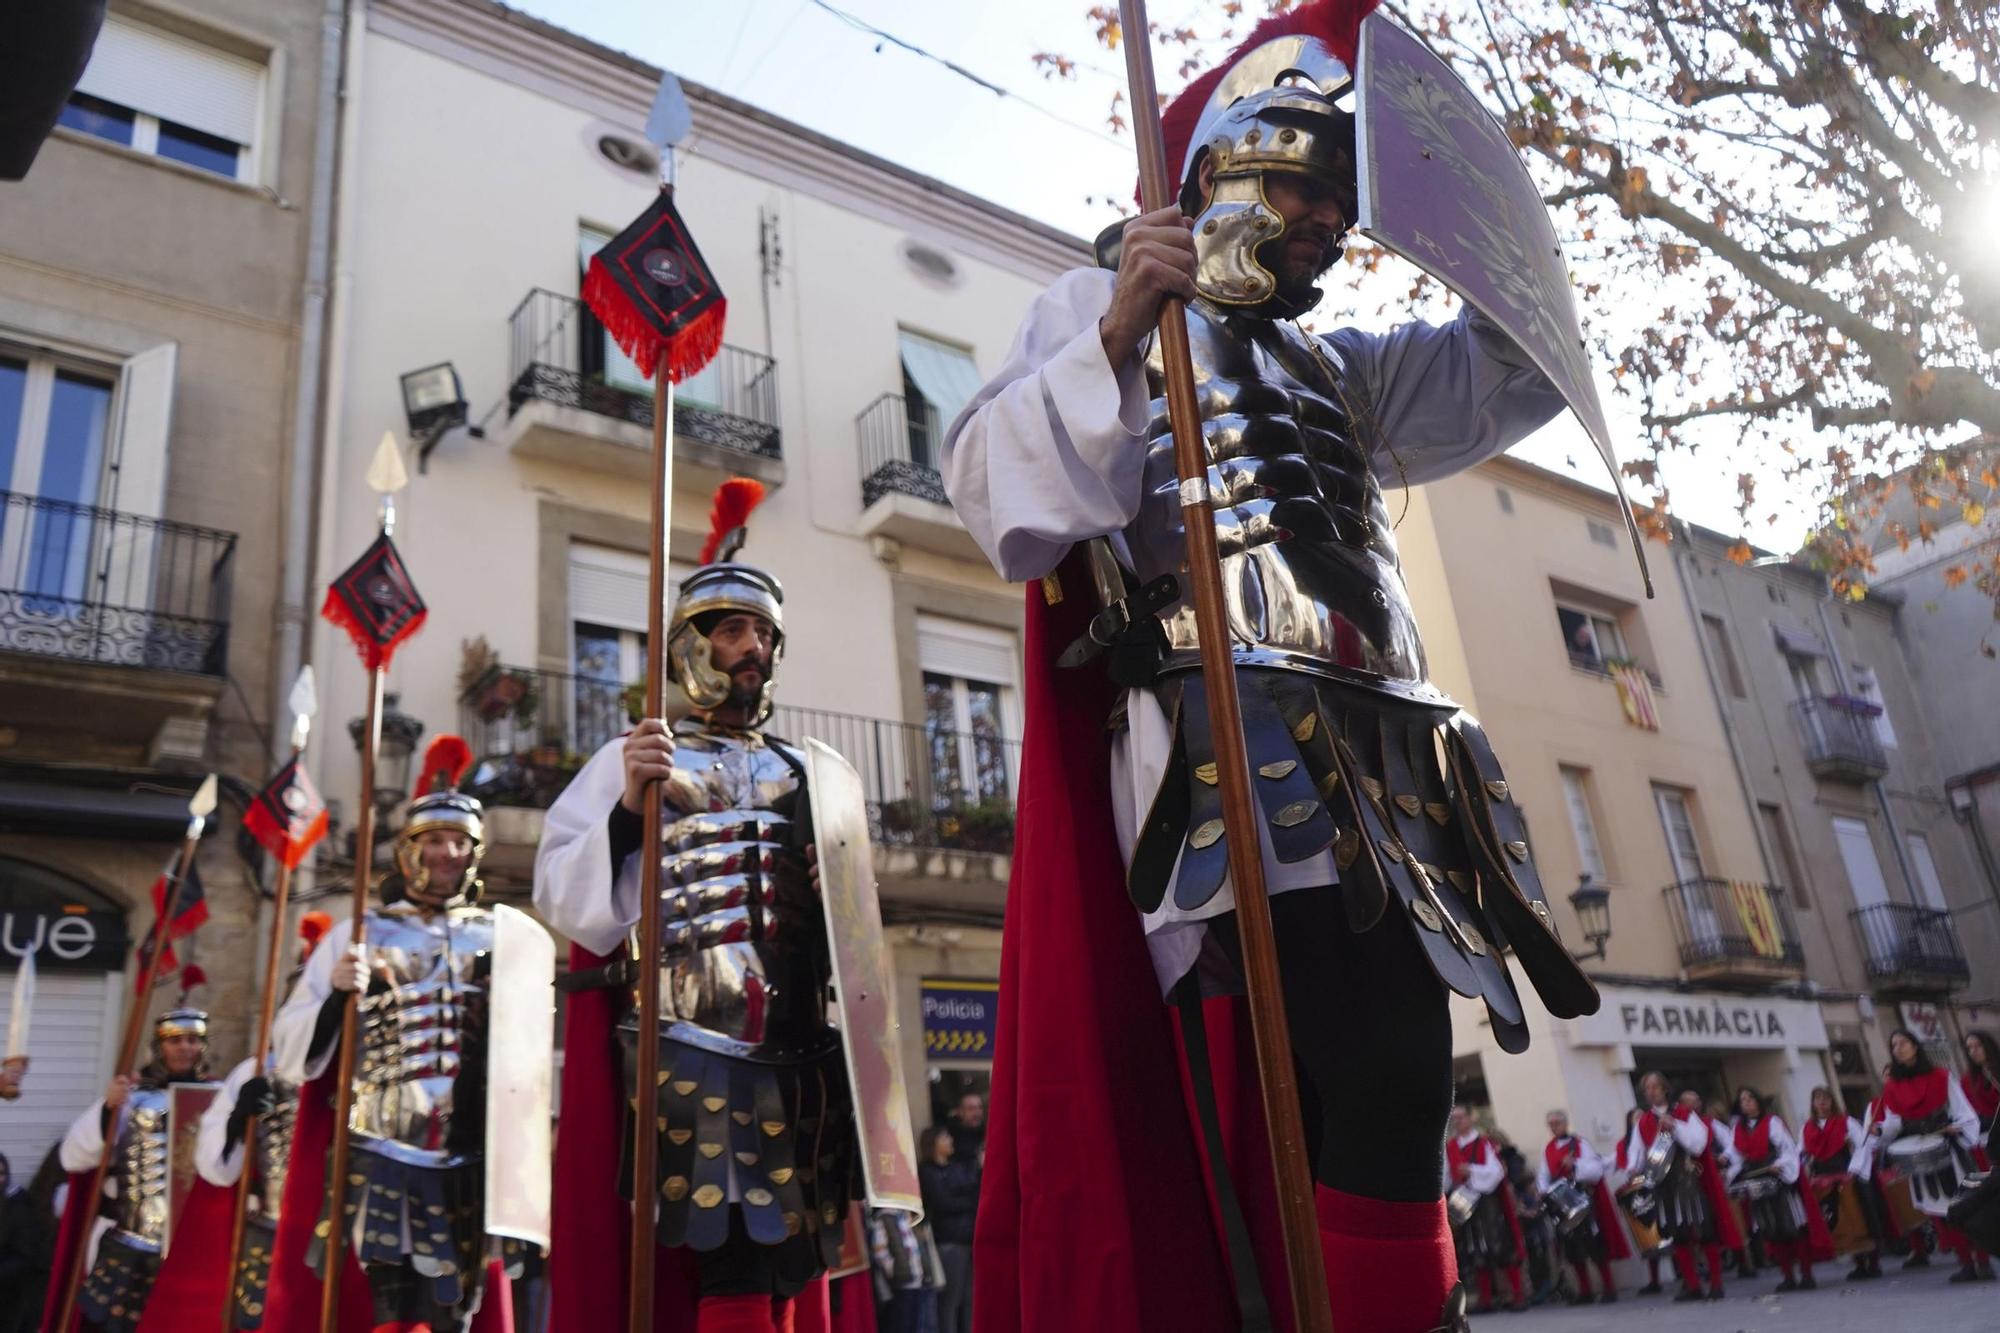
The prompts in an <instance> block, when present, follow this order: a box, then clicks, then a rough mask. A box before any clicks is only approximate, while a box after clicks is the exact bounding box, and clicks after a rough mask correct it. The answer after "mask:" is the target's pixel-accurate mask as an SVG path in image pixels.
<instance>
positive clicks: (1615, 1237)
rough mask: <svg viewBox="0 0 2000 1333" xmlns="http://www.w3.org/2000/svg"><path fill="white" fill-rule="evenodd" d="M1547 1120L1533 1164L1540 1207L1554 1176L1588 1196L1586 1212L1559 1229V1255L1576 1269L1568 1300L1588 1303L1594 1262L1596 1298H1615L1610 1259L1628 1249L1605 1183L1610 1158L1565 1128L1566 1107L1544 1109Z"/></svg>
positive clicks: (1606, 1301) (1622, 1256)
mask: <svg viewBox="0 0 2000 1333" xmlns="http://www.w3.org/2000/svg"><path fill="white" fill-rule="evenodd" d="M1548 1126H1549V1141H1548V1143H1546V1144H1545V1145H1543V1147H1542V1160H1541V1162H1540V1164H1539V1165H1538V1166H1537V1167H1536V1170H1535V1185H1536V1188H1537V1189H1538V1191H1539V1192H1540V1194H1541V1196H1542V1199H1543V1206H1544V1208H1546V1207H1547V1201H1548V1198H1549V1190H1550V1188H1551V1187H1552V1186H1554V1185H1555V1183H1556V1182H1557V1181H1561V1180H1567V1181H1569V1182H1570V1183H1571V1184H1573V1185H1575V1186H1576V1187H1577V1188H1578V1189H1581V1190H1583V1191H1585V1192H1586V1193H1588V1194H1589V1196H1590V1213H1589V1214H1588V1215H1587V1216H1586V1217H1585V1218H1584V1219H1583V1220H1582V1221H1580V1222H1578V1223H1576V1224H1575V1225H1574V1226H1573V1227H1571V1228H1570V1229H1569V1230H1568V1231H1564V1232H1562V1233H1561V1240H1562V1249H1563V1255H1564V1257H1565V1258H1567V1259H1568V1260H1569V1263H1570V1268H1571V1269H1572V1270H1573V1271H1574V1272H1575V1273H1576V1296H1575V1298H1574V1299H1573V1300H1572V1301H1571V1304H1573V1305H1588V1304H1590V1302H1591V1301H1592V1299H1593V1296H1592V1294H1591V1288H1590V1267H1591V1265H1593V1264H1594V1265H1595V1266H1596V1268H1597V1272H1598V1276H1599V1277H1600V1278H1601V1279H1602V1281H1603V1286H1604V1293H1603V1295H1602V1297H1598V1298H1595V1299H1601V1300H1602V1301H1603V1303H1604V1304H1606V1305H1610V1304H1612V1303H1613V1302H1615V1301H1616V1300H1617V1299H1618V1284H1617V1282H1616V1281H1615V1280H1614V1279H1613V1278H1612V1276H1611V1261H1612V1260H1613V1259H1625V1258H1629V1257H1630V1256H1631V1253H1632V1247H1631V1245H1630V1244H1629V1243H1628V1242H1627V1241H1626V1239H1625V1228H1624V1227H1623V1226H1621V1225H1619V1221H1618V1211H1617V1209H1616V1208H1614V1207H1613V1206H1612V1203H1611V1191H1610V1188H1609V1187H1608V1186H1607V1185H1606V1183H1605V1176H1606V1175H1607V1173H1608V1168H1609V1166H1610V1164H1609V1163H1608V1162H1606V1161H1605V1160H1604V1158H1603V1157H1602V1156H1601V1155H1599V1153H1598V1151H1597V1149H1595V1148H1593V1147H1591V1146H1590V1140H1589V1139H1586V1138H1584V1137H1582V1136H1581V1135H1577V1134H1572V1133H1570V1128H1569V1113H1568V1112H1566V1111H1551V1112H1549V1115H1548Z"/></svg>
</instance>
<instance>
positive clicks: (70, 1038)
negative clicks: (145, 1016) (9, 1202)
mask: <svg viewBox="0 0 2000 1333" xmlns="http://www.w3.org/2000/svg"><path fill="white" fill-rule="evenodd" d="M0 956H5V955H4V954H0ZM8 961H9V962H10V963H11V962H12V959H11V958H9V959H8ZM111 993H112V988H111V987H110V986H108V985H107V984H106V980H105V974H104V973H102V972H64V971H59V970H57V969H55V968H49V967H43V968H40V969H38V970H37V973H36V976H35V1004H34V1009H33V1014H34V1019H33V1022H31V1023H30V1024H29V1026H28V1077H27V1078H26V1079H24V1080H23V1081H22V1083H21V1100H19V1101H17V1102H8V1103H6V1107H7V1109H6V1110H5V1111H4V1112H0V1153H5V1154H6V1155H7V1162H8V1164H9V1166H10V1167H11V1168H12V1169H13V1173H14V1183H15V1185H17V1186H26V1184H27V1183H28V1178H29V1177H30V1176H32V1175H33V1174H34V1173H35V1168H36V1166H38V1165H39V1164H40V1163H41V1160H42V1154H44V1153H46V1152H47V1151H48V1150H49V1149H50V1148H51V1147H53V1146H54V1145H55V1143H56V1141H57V1140H58V1139H60V1138H62V1135H63V1131H64V1130H65V1129H67V1128H69V1122H70V1120H71V1119H72V1118H73V1117H74V1116H75V1115H76V1113H77V1112H78V1111H80V1110H82V1109H83V1108H84V1107H86V1106H88V1105H89V1104H90V1103H91V1100H92V1099H93V1098H96V1097H101V1096H103V1095H104V1078H105V1066H106V1065H108V1064H109V1063H110V1058H109V1057H107V1056H105V1055H104V1054H103V1052H102V1047H103V1044H104V1043H103V1040H102V1036H103V1033H104V1032H105V1030H106V1029H107V1028H109V1027H110V1026H111V1025H112V1024H113V1022H114V1021H115V1020H116V1018H117V1015H116V1014H114V1013H112V1012H111V1005H110V995H111ZM13 996H14V970H13V968H12V967H9V968H7V969H6V970H4V971H0V1037H4V1035H5V1033H6V1031H7V1016H8V1010H9V1008H10V1007H11V1005H12V1003H13Z"/></svg>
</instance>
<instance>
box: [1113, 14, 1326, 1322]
mask: <svg viewBox="0 0 2000 1333" xmlns="http://www.w3.org/2000/svg"><path fill="white" fill-rule="evenodd" d="M1119 15H1120V21H1121V22H1122V23H1123V25H1124V30H1125V72H1126V76H1127V79H1128V80H1129V82H1130V83H1131V108H1132V137H1133V139H1134V141H1135V142H1136V144H1137V147H1138V150H1139V193H1140V197H1141V199H1142V200H1143V201H1144V205H1145V208H1146V210H1147V211H1148V212H1151V211H1153V210H1154V209H1159V208H1165V207H1166V206H1167V205H1169V204H1171V203H1173V202H1174V196H1175V194H1176V193H1177V192H1178V191H1177V180H1176V178H1175V177H1173V176H1170V175H1169V174H1168V172H1167V157H1166V145H1165V144H1164V143H1163V142H1162V139H1161V133H1160V110H1159V108H1160V101H1159V96H1158V94H1157V92H1156V91H1155V89H1154V85H1153V57H1152V42H1151V38H1150V36H1149V33H1150V32H1151V29H1150V28H1149V27H1148V26H1147V23H1146V3H1145V0H1119ZM1160 360H1161V364H1162V367H1163V369H1164V371H1165V376H1166V389H1167V415H1168V418H1169V419H1170V421H1171V422H1172V424H1173V432H1174V469H1175V471H1176V472H1177V473H1178V474H1179V476H1180V481H1181V506H1182V508H1181V519H1182V526H1183V527H1184V528H1185V529H1186V532H1187V573H1188V582H1189V584H1190V585H1191V588H1192V591H1193V593H1194V611H1195V629H1196V633H1197V635H1198V636H1199V638H1200V642H1201V678H1202V684H1203V685H1204V686H1205V687H1206V689H1207V692H1208V716H1209V732H1210V734H1211V735H1212V736H1213V737H1214V739H1215V764H1216V776H1217V780H1218V786H1219V789H1220V793H1221V796H1222V826H1223V836H1224V837H1225V838H1226V839H1227V840H1228V847H1229V875H1230V880H1231V882H1232V883H1233V884H1234V885H1235V888H1236V921H1237V928H1238V931H1239V933H1240V934H1241V937H1242V942H1243V980H1244V986H1245V988H1246V990H1247V991H1248V1000H1249V1006H1250V1025H1251V1030H1252V1033H1253V1035H1254V1037H1255V1042H1256V1050H1257V1074H1258V1079H1259V1081H1260V1082H1261V1083H1262V1084H1263V1093H1264V1119H1265V1122H1266V1124H1267V1125H1268V1127H1269V1129H1270V1138H1271V1169H1272V1173H1273V1175H1274V1176H1275V1177H1276V1183H1277V1194H1278V1213H1279V1220H1280V1222H1281V1223H1282V1224H1283V1232H1284V1239H1285V1264H1286V1268H1287V1270H1288V1272H1289V1275H1290V1281H1291V1293H1292V1309H1293V1311H1294V1313H1295V1319H1296V1327H1297V1329H1298V1333H1333V1313H1332V1309H1331V1307H1330V1305H1329V1303H1328V1300H1327V1291H1326V1268H1325V1261H1324V1260H1323V1259H1322V1258H1321V1255H1320V1245H1319V1219H1318V1215H1317V1212H1316V1210H1315V1208H1314V1206H1313V1178H1312V1161H1311V1158H1310V1156H1309V1154H1308V1153H1307V1151H1306V1135H1305V1125H1304V1123H1303V1121H1302V1120H1301V1118H1300V1115H1299V1093H1298V1086H1297V1083H1296V1081H1295V1073H1294V1069H1295V1066H1294V1064H1293V1060H1292V1039H1291V1032H1290V1029H1289V1027H1288V1025H1287V1024H1286V1021H1285V1001H1284V990H1283V988H1282V987H1281V985H1280V983H1279V978H1278V950H1277V944H1276V941H1275V940H1274V938H1273V935H1272V931H1271V904H1270V900H1269V899H1268V898H1267V897H1266V896H1265V892H1264V854H1263V843H1262V839H1261V838H1260V836H1259V833H1258V823H1257V805H1256V801H1255V799H1254V798H1253V797H1252V795H1251V791H1250V761H1249V756H1248V752H1247V747H1246V746H1245V745H1244V741H1243V716H1242V711H1241V709H1240V707H1239V705H1238V703H1237V697H1236V663H1235V658H1234V654H1233V653H1232V652H1231V651H1230V637H1229V624H1228V619H1227V616H1226V613H1225V611H1224V608H1223V600H1222V569H1221V565H1220V564H1219V563H1218V559H1217V556H1216V549H1215V517H1214V513H1213V511H1212V510H1211V509H1210V499H1209V495H1208V447H1207V444H1206V442H1205V441H1204V440H1203V438H1202V433H1201V415H1200V410H1199V408H1198V407H1197V405H1196V401H1195V384H1194V362H1193V360H1192V358H1191V356H1190V353H1189V345H1188V328H1187V306H1186V305H1185V303H1183V302H1182V301H1181V300H1179V299H1178V298H1174V297H1170V298H1168V299H1167V300H1166V301H1165V302H1163V303H1162V304H1161V306H1160Z"/></svg>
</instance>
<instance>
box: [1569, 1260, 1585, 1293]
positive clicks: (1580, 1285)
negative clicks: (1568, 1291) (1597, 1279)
mask: <svg viewBox="0 0 2000 1333" xmlns="http://www.w3.org/2000/svg"><path fill="white" fill-rule="evenodd" d="M1570 1267H1571V1268H1574V1269H1575V1270H1576V1289H1577V1290H1578V1291H1579V1292H1581V1293H1583V1294H1584V1295H1585V1296H1588V1295H1590V1269H1589V1268H1587V1267H1585V1266H1584V1263H1583V1261H1582V1260H1580V1259H1579V1260H1577V1261H1576V1262H1575V1263H1573V1264H1571V1265H1570Z"/></svg>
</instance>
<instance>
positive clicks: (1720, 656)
mask: <svg viewBox="0 0 2000 1333" xmlns="http://www.w3.org/2000/svg"><path fill="white" fill-rule="evenodd" d="M1701 628H1702V632H1703V633H1704V634H1706V635H1707V636H1708V651H1709V655H1710V656H1711V657H1713V658H1714V659H1715V674H1716V675H1717V676H1719V677H1720V678H1721V680H1722V687H1723V688H1724V689H1726V690H1728V691H1729V695H1730V697H1731V698H1733V699H1741V698H1743V697H1745V696H1744V692H1743V673H1742V672H1741V671H1740V670H1738V669H1737V666H1736V651H1735V649H1733V648H1731V647H1730V646H1729V629H1728V627H1727V626H1726V625H1724V624H1723V623H1722V618H1721V617H1720V616H1709V615H1705V616H1703V617H1702V618H1701Z"/></svg>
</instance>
